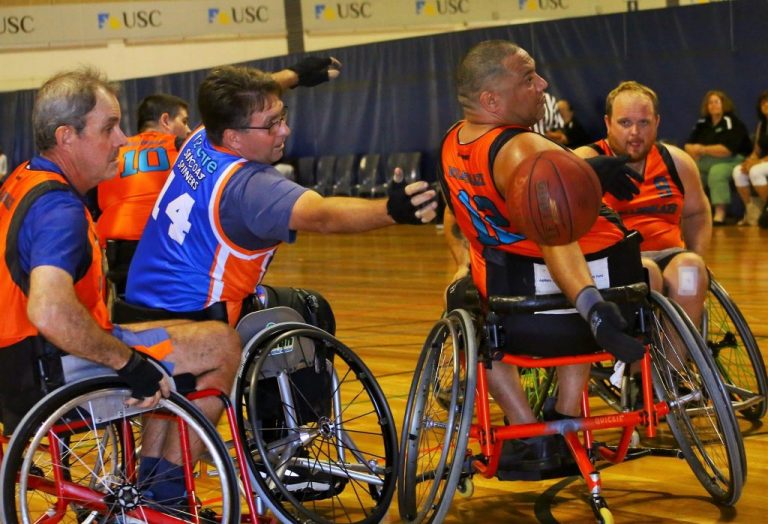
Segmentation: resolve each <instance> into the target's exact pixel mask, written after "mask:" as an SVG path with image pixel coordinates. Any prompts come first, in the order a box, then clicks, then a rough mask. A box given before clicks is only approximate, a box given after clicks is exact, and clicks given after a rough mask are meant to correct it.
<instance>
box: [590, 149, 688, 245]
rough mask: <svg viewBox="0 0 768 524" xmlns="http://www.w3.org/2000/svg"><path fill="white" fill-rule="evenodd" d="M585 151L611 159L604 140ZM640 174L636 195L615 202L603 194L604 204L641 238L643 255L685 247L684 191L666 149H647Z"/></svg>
mask: <svg viewBox="0 0 768 524" xmlns="http://www.w3.org/2000/svg"><path fill="white" fill-rule="evenodd" d="M589 147H591V148H592V149H594V150H595V151H597V152H598V153H600V154H601V155H613V151H612V150H611V148H610V146H609V145H608V142H607V141H606V140H600V141H598V142H596V143H594V144H590V146H589ZM641 174H642V175H643V181H642V182H640V183H637V182H636V184H637V185H638V188H639V189H640V193H639V194H638V195H636V196H635V197H634V198H633V199H632V200H629V201H627V200H618V199H616V198H614V197H613V196H611V195H610V194H606V195H605V196H604V200H605V202H606V203H607V204H608V205H609V206H610V207H611V208H613V209H614V210H616V212H617V213H619V215H621V220H622V222H624V225H626V226H627V227H628V228H630V229H635V230H637V231H638V232H639V233H640V234H641V235H642V236H643V242H642V243H641V244H640V249H642V250H643V251H659V250H662V249H667V248H671V247H685V243H684V241H683V233H682V229H681V227H680V222H681V220H682V215H683V202H684V198H685V190H684V188H683V183H682V181H681V180H680V176H679V174H678V172H677V168H676V167H675V162H674V160H673V159H672V156H671V154H670V153H669V150H668V149H667V148H666V146H664V145H663V144H661V143H660V142H657V143H656V144H654V145H653V146H652V147H651V150H650V151H649V152H648V155H647V156H646V159H645V166H644V167H643V173H641Z"/></svg>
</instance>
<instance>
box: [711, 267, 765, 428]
mask: <svg viewBox="0 0 768 524" xmlns="http://www.w3.org/2000/svg"><path fill="white" fill-rule="evenodd" d="M702 324H703V325H702V327H701V333H702V336H703V337H704V340H705V341H706V343H707V346H708V347H709V349H710V351H711V352H712V355H713V357H714V359H715V363H716V364H717V369H718V371H719V372H720V376H721V377H722V378H723V382H724V383H725V387H726V390H727V392H728V394H729V396H730V398H731V402H732V403H733V409H734V410H735V411H736V412H737V413H738V414H740V415H741V416H743V417H744V418H745V419H747V420H750V421H757V420H760V419H762V418H763V417H764V416H765V413H766V409H767V408H768V406H767V405H766V396H768V376H766V371H765V362H764V361H763V355H762V353H761V352H760V347H759V346H758V345H757V341H756V340H755V336H754V335H753V333H752V330H751V329H750V328H749V325H748V324H747V321H746V319H745V318H744V315H742V313H741V310H740V309H739V307H738V306H737V305H736V303H735V302H733V300H732V299H731V297H730V295H729V294H728V292H727V291H726V290H725V288H724V287H723V286H722V285H721V284H720V283H719V282H718V281H717V280H715V277H714V275H712V273H711V272H710V280H709V293H708V294H707V299H706V310H705V315H704V318H703V321H702Z"/></svg>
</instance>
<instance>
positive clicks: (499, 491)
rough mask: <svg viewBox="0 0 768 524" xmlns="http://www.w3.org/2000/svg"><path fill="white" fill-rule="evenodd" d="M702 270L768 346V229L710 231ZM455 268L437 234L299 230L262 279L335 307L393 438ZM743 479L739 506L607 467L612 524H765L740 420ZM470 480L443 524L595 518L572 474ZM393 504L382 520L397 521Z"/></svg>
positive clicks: (753, 450) (762, 443) (767, 481)
mask: <svg viewBox="0 0 768 524" xmlns="http://www.w3.org/2000/svg"><path fill="white" fill-rule="evenodd" d="M713 237H714V238H713V241H712V246H711V248H710V250H709V253H708V254H707V257H706V258H707V262H708V265H709V267H710V268H711V269H712V271H713V272H714V274H715V275H716V277H717V279H718V281H719V282H720V283H721V284H723V285H724V286H725V288H726V289H727V290H728V291H729V292H730V294H731V296H732V297H733V298H734V300H735V301H736V303H737V304H738V305H739V307H740V308H741V310H742V312H743V313H744V315H745V316H746V318H747V321H748V322H749V325H750V326H751V327H752V330H753V331H754V333H755V335H756V337H757V339H758V343H760V344H761V346H763V347H764V348H765V347H768V341H766V337H768V327H766V322H765V321H764V319H765V318H766V317H768V270H767V269H768V268H763V267H762V265H763V263H764V259H765V258H766V257H765V256H764V253H765V252H766V251H767V250H766V245H768V231H763V230H760V229H759V228H756V227H751V228H740V227H736V226H727V227H720V228H715V230H714V235H713ZM453 272H454V266H453V262H452V260H451V258H450V255H449V253H448V250H447V248H446V246H445V243H444V240H443V236H442V231H438V230H437V228H436V227H435V226H434V225H427V226H396V227H390V228H387V229H384V230H380V231H377V232H373V233H368V234H360V235H344V236H341V235H333V236H332V235H329V236H322V235H312V234H301V235H299V239H298V241H297V242H296V243H295V244H293V245H284V246H282V247H281V248H280V249H279V251H278V254H277V257H276V258H275V260H274V261H273V263H272V266H271V268H270V270H269V274H268V278H267V281H266V283H267V284H271V285H278V286H296V287H306V288H310V289H315V290H317V291H319V292H321V293H322V294H324V295H325V296H326V297H327V298H328V299H329V301H330V302H331V304H332V306H333V308H334V311H335V313H336V320H337V325H338V332H337V335H338V337H339V339H340V340H341V341H342V342H344V343H345V344H347V345H348V346H350V347H351V348H352V349H354V350H355V351H356V352H357V353H358V354H359V355H360V356H362V357H363V359H364V360H365V362H366V363H367V365H368V366H369V367H370V368H371V369H372V370H373V372H374V373H375V374H376V377H377V379H378V381H379V383H380V384H381V386H382V389H383V390H384V393H385V394H386V395H387V398H388V399H389V403H390V406H391V408H392V411H393V414H394V416H395V420H396V422H397V424H398V434H399V431H400V425H401V423H402V418H403V412H404V410H405V403H406V399H407V395H408V388H409V386H410V382H411V375H412V373H413V369H414V367H415V365H416V360H417V357H418V354H419V352H420V350H421V344H422V343H423V341H424V338H425V337H426V335H427V333H428V332H429V330H430V328H431V326H432V324H433V323H434V321H435V320H436V319H438V318H439V316H440V314H441V312H442V293H443V290H444V289H445V286H446V285H447V284H448V283H449V280H450V278H451V275H452V274H453ZM742 431H743V434H744V435H745V439H744V440H745V446H746V450H747V457H748V476H747V482H746V485H745V488H744V492H743V494H742V497H741V500H740V501H739V502H738V504H737V505H736V506H735V507H733V508H727V507H723V508H721V507H718V506H716V505H715V504H713V503H712V502H711V499H710V498H709V497H708V495H707V493H706V492H705V491H704V489H703V488H702V487H701V486H700V485H699V483H698V481H697V480H696V478H695V477H694V476H693V473H691V471H690V468H689V467H688V465H687V463H686V462H685V461H683V460H677V459H673V458H657V457H646V458H642V459H639V460H636V461H631V462H627V463H624V464H619V465H617V466H612V467H610V468H606V469H603V470H602V478H603V486H604V495H605V498H606V500H607V502H608V504H609V506H610V508H611V511H612V512H613V515H614V517H615V520H616V522H660V521H663V522H679V523H682V522H695V523H706V522H743V523H752V522H757V521H762V519H763V518H765V503H764V500H765V492H764V491H763V490H765V489H766V488H768V458H765V457H766V456H767V455H768V432H766V429H765V428H764V427H763V426H762V425H761V424H758V425H751V424H747V423H744V422H743V421H742ZM474 479H475V493H474V495H473V496H472V497H471V498H468V499H464V498H461V497H459V496H458V495H457V496H456V497H455V498H454V502H453V505H452V508H451V511H450V513H449V515H448V518H447V519H446V522H450V523H458V522H462V523H472V522H494V521H495V522H512V521H514V522H520V523H532V522H543V523H551V522H568V523H581V522H594V518H593V516H592V511H591V509H590V507H589V504H588V502H587V498H586V497H587V493H586V486H585V484H584V483H583V482H582V481H581V479H580V478H577V477H570V478H564V479H555V480H549V481H542V482H500V481H498V480H495V479H494V480H484V479H481V478H480V477H479V476H476V477H474ZM398 521H399V517H398V514H397V507H396V501H395V502H394V503H393V506H392V509H391V510H390V512H389V517H388V521H387V522H398Z"/></svg>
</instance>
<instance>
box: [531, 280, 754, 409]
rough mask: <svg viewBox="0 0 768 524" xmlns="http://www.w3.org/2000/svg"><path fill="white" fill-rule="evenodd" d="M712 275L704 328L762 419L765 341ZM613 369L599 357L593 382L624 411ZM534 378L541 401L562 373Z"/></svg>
mask: <svg viewBox="0 0 768 524" xmlns="http://www.w3.org/2000/svg"><path fill="white" fill-rule="evenodd" d="M709 277H710V278H709V290H708V293H707V297H706V302H705V311H704V316H703V318H702V325H701V327H700V329H699V332H700V333H701V336H702V337H703V338H704V341H705V343H706V346H707V348H708V349H709V351H710V353H711V355H712V357H713V359H714V362H715V365H716V369H717V371H718V374H719V375H720V378H721V380H722V382H723V384H724V385H725V389H726V392H727V393H728V396H729V398H730V400H731V404H732V405H733V409H734V411H735V412H736V414H737V415H741V416H742V417H744V418H745V419H746V420H748V421H753V422H754V421H758V420H760V419H762V418H763V417H764V416H765V413H766V409H767V408H768V404H766V396H767V395H768V376H766V370H765V362H764V361H763V356H762V353H761V352H760V347H759V346H758V345H757V341H756V340H755V336H754V335H753V333H752V330H751V329H750V328H749V325H748V324H747V321H746V319H745V318H744V315H743V314H742V313H741V310H740V309H739V307H738V306H737V305H736V303H735V302H734V301H733V300H732V299H731V297H730V295H729V294H728V292H727V291H726V290H725V288H724V287H723V286H722V284H720V283H719V282H718V281H717V280H716V279H715V277H714V275H713V274H712V273H711V272H710V275H709ZM613 372H614V371H613V368H612V367H611V366H606V365H605V363H601V362H598V363H595V364H594V366H593V369H592V377H591V382H590V387H591V389H592V391H593V392H594V393H595V394H597V395H598V396H600V397H601V398H602V399H603V400H605V401H606V402H607V403H608V404H609V405H610V406H612V407H613V408H615V409H616V410H619V411H620V410H621V388H620V386H619V385H617V384H615V383H612V381H611V379H610V377H611V375H612V374H613ZM528 378H529V381H528V383H529V385H530V387H531V389H529V394H530V395H531V396H532V397H533V398H535V399H537V400H538V401H539V404H536V405H537V406H541V403H540V402H541V401H542V399H543V398H544V397H545V396H546V395H545V393H546V392H547V391H551V390H553V389H554V388H555V387H556V379H555V378H554V377H553V374H552V373H549V375H548V376H546V377H540V376H537V375H534V374H533V373H532V374H531V375H530V376H529V377H528Z"/></svg>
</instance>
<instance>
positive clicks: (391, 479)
mask: <svg viewBox="0 0 768 524" xmlns="http://www.w3.org/2000/svg"><path fill="white" fill-rule="evenodd" d="M245 349H246V358H247V359H248V360H246V361H245V363H244V365H243V366H242V368H241V374H240V375H239V376H238V380H237V382H236V385H235V398H236V400H237V402H238V405H239V408H238V409H237V419H238V431H239V432H240V435H241V437H242V438H243V440H244V441H245V442H246V443H247V446H248V449H249V450H250V451H249V453H247V454H246V455H247V458H248V461H249V466H250V470H251V472H252V477H253V478H254V480H255V482H256V487H257V489H258V492H259V495H260V497H261V498H262V499H263V500H264V502H265V503H266V505H267V506H268V507H269V509H270V510H271V511H272V512H273V513H274V514H275V516H276V517H277V518H278V519H279V520H280V521H281V522H302V523H303V522H313V523H314V522H318V523H330V522H348V523H371V524H373V523H376V522H380V521H381V520H382V519H383V518H384V516H385V514H386V512H387V509H388V508H389V504H390V502H391V500H392V497H393V496H394V492H395V484H396V469H395V468H396V464H397V430H396V428H395V423H394V419H393V417H392V414H391V412H390V409H389V405H388V404H387V401H386V398H385V397H384V394H383V393H382V391H381V388H380V387H379V385H378V383H377V382H376V380H375V378H374V376H373V374H372V373H371V371H370V370H369V369H368V367H367V366H366V365H365V364H364V363H363V362H362V360H361V359H360V358H359V357H358V356H357V355H356V354H355V353H354V352H353V351H352V350H351V349H349V348H348V347H346V346H345V345H344V344H342V343H341V342H339V341H338V340H337V339H336V338H334V337H333V336H332V335H329V334H328V333H326V332H325V331H323V330H321V329H319V328H316V327H314V326H311V325H307V324H302V323H285V324H277V325H275V326H273V327H272V328H270V329H268V330H266V331H264V332H262V333H260V334H259V335H256V336H255V337H254V338H253V339H252V340H251V341H250V342H249V343H248V344H246V348H245Z"/></svg>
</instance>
